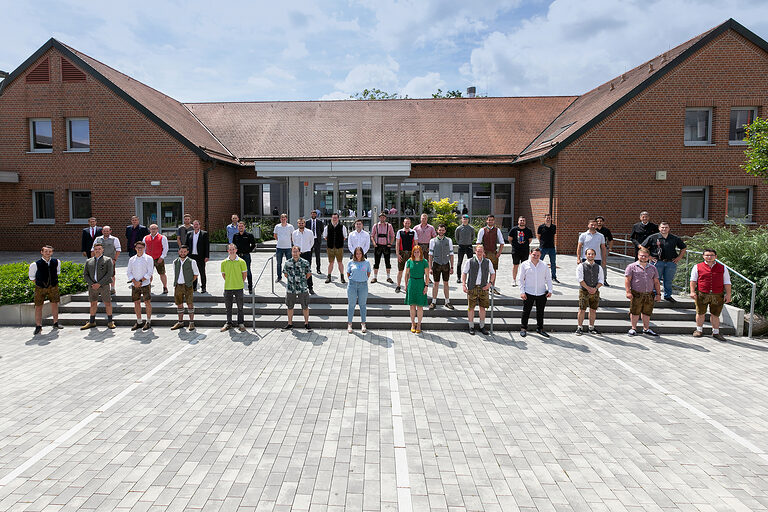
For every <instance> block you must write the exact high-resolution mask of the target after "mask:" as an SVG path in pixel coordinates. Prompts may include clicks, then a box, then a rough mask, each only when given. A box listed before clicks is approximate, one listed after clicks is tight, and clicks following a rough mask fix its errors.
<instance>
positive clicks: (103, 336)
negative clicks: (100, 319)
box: [85, 327, 115, 343]
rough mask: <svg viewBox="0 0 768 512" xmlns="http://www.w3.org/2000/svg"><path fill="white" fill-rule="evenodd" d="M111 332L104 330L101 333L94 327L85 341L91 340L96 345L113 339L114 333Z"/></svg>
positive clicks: (110, 330)
mask: <svg viewBox="0 0 768 512" xmlns="http://www.w3.org/2000/svg"><path fill="white" fill-rule="evenodd" d="M112 331H114V329H107V328H105V329H104V330H103V331H99V330H98V329H97V328H96V327H94V328H92V329H91V330H90V331H89V332H88V334H87V335H86V337H85V339H87V340H92V341H95V342H97V343H102V342H104V341H106V340H107V339H109V338H114V337H115V333H114V332H112Z"/></svg>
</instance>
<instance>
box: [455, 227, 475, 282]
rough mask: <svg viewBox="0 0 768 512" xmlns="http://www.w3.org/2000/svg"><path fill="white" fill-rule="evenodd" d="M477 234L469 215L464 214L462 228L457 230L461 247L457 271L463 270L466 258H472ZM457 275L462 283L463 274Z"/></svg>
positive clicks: (458, 242) (457, 239) (457, 243)
mask: <svg viewBox="0 0 768 512" xmlns="http://www.w3.org/2000/svg"><path fill="white" fill-rule="evenodd" d="M476 235H477V233H475V228H473V227H472V226H471V225H470V223H469V215H467V214H464V215H462V216H461V226H459V227H457V228H456V237H455V238H456V245H458V246H459V264H458V265H457V266H456V268H457V269H460V268H461V263H462V261H463V260H464V256H466V257H467V258H471V257H472V255H473V253H472V244H473V243H475V236H476ZM456 274H457V278H458V279H457V281H458V282H459V283H461V272H456Z"/></svg>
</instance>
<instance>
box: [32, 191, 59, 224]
mask: <svg viewBox="0 0 768 512" xmlns="http://www.w3.org/2000/svg"><path fill="white" fill-rule="evenodd" d="M32 220H33V221H34V222H36V223H40V224H53V223H54V222H55V220H56V211H55V206H54V200H53V190H33V191H32Z"/></svg>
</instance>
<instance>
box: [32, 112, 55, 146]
mask: <svg viewBox="0 0 768 512" xmlns="http://www.w3.org/2000/svg"><path fill="white" fill-rule="evenodd" d="M29 150H30V151H31V152H33V153H51V152H53V129H52V128H51V120H50V119H43V118H38V119H30V120H29Z"/></svg>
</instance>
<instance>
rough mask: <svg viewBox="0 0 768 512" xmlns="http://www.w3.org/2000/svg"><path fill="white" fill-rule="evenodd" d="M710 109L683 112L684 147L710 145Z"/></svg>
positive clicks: (692, 109)
mask: <svg viewBox="0 0 768 512" xmlns="http://www.w3.org/2000/svg"><path fill="white" fill-rule="evenodd" d="M711 134H712V109H711V108H688V109H686V110H685V145H686V146H704V145H708V144H711V143H712V135H711Z"/></svg>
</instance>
